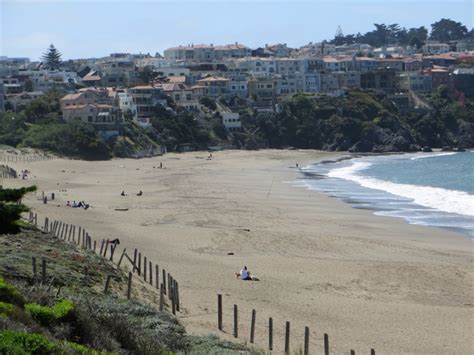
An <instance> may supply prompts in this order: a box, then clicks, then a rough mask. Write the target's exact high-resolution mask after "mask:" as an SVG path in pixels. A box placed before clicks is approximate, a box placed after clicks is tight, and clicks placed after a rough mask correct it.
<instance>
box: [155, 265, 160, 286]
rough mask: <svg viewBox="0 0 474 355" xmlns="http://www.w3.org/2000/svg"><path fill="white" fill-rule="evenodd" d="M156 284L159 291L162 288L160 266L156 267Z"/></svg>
mask: <svg viewBox="0 0 474 355" xmlns="http://www.w3.org/2000/svg"><path fill="white" fill-rule="evenodd" d="M155 284H156V289H157V290H158V289H159V288H160V270H159V267H158V264H156V265H155Z"/></svg>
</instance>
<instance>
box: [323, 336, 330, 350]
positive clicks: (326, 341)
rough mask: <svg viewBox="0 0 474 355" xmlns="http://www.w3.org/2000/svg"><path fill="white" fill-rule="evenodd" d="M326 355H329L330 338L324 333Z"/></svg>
mask: <svg viewBox="0 0 474 355" xmlns="http://www.w3.org/2000/svg"><path fill="white" fill-rule="evenodd" d="M324 355H329V336H328V335H327V334H326V333H324Z"/></svg>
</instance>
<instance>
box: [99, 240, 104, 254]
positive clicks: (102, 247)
mask: <svg viewBox="0 0 474 355" xmlns="http://www.w3.org/2000/svg"><path fill="white" fill-rule="evenodd" d="M104 243H105V240H103V239H102V242H101V243H100V253H99V255H102V252H103V251H104Z"/></svg>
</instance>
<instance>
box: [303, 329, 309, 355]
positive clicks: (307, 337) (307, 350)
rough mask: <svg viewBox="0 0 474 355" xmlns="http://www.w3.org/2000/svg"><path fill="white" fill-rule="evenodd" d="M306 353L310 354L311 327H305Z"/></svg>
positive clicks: (306, 354)
mask: <svg viewBox="0 0 474 355" xmlns="http://www.w3.org/2000/svg"><path fill="white" fill-rule="evenodd" d="M303 354H304V355H309V328H308V327H304V353H303Z"/></svg>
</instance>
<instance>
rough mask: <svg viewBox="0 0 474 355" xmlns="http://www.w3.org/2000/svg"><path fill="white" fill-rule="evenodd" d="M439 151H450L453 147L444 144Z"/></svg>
mask: <svg viewBox="0 0 474 355" xmlns="http://www.w3.org/2000/svg"><path fill="white" fill-rule="evenodd" d="M441 151H442V152H452V151H453V147H448V146H444V147H443V148H441Z"/></svg>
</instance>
